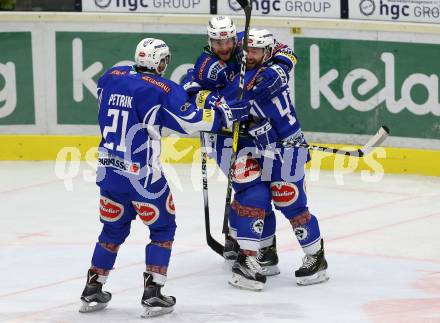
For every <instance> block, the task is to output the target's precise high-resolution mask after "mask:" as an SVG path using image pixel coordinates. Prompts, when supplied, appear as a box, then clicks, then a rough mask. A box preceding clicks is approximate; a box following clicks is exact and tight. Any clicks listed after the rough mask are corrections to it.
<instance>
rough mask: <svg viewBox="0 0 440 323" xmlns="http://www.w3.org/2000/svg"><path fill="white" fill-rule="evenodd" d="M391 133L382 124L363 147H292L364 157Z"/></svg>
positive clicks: (300, 145) (304, 145)
mask: <svg viewBox="0 0 440 323" xmlns="http://www.w3.org/2000/svg"><path fill="white" fill-rule="evenodd" d="M389 134H390V129H389V128H388V127H387V126H382V127H380V128H379V130H378V131H377V132H376V134H375V135H374V136H373V137H371V139H370V140H368V142H367V143H366V144H365V145H363V146H362V147H361V148H359V149H356V150H344V149H339V148H333V147H323V146H316V145H309V144H297V145H293V146H292V147H294V148H307V149H309V150H318V151H324V152H328V153H332V154H340V155H346V156H353V157H363V156H365V155H368V154H369V153H371V152H372V151H373V149H374V148H375V147H377V146H379V145H380V144H381V143H383V142H384V141H385V139H386V138H387V137H388V135H389Z"/></svg>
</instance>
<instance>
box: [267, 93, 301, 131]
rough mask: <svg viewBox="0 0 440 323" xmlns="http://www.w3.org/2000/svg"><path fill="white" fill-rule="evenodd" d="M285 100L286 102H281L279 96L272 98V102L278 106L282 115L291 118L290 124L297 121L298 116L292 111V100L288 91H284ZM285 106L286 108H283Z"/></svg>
mask: <svg viewBox="0 0 440 323" xmlns="http://www.w3.org/2000/svg"><path fill="white" fill-rule="evenodd" d="M283 100H284V104H282V103H281V100H280V98H279V96H276V97H274V98H272V103H273V104H275V106H276V107H277V109H278V112H279V113H280V115H281V117H287V119H288V120H289V124H290V125H293V124H294V123H295V122H296V118H295V117H294V116H293V115H292V114H291V113H290V100H289V97H288V92H287V91H284V92H283ZM283 106H284V107H285V108H283Z"/></svg>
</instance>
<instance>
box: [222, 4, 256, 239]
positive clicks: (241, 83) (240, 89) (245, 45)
mask: <svg viewBox="0 0 440 323" xmlns="http://www.w3.org/2000/svg"><path fill="white" fill-rule="evenodd" d="M237 2H238V3H239V4H240V6H241V7H242V8H243V10H244V14H245V26H244V36H243V47H242V51H243V57H242V59H241V66H240V76H239V77H240V78H239V83H238V94H237V98H238V100H241V99H242V98H243V88H244V74H245V72H246V57H247V49H248V36H249V26H250V23H251V12H252V8H251V7H250V5H249V1H248V0H237ZM233 129H234V131H233V133H232V154H231V160H230V162H229V173H228V187H227V190H226V200H225V213H224V217H223V230H222V233H223V234H224V235H225V236H227V235H228V232H229V227H228V219H229V212H230V208H231V196H232V179H233V177H234V164H235V160H236V159H237V147H238V135H239V132H240V122H234V125H233Z"/></svg>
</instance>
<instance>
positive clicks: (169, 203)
mask: <svg viewBox="0 0 440 323" xmlns="http://www.w3.org/2000/svg"><path fill="white" fill-rule="evenodd" d="M165 205H166V208H167V211H168V213H170V214H173V215H174V214H176V208H175V206H174V200H173V194H171V192H170V193H169V194H168V197H167V201H166V204H165Z"/></svg>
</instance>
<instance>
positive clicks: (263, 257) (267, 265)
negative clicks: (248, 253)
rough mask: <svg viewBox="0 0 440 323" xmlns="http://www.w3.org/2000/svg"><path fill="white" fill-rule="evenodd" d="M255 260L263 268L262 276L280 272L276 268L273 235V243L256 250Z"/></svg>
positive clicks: (276, 259)
mask: <svg viewBox="0 0 440 323" xmlns="http://www.w3.org/2000/svg"><path fill="white" fill-rule="evenodd" d="M257 261H258V263H259V264H260V266H261V268H262V269H263V271H262V273H263V275H264V276H275V275H278V274H279V273H280V269H279V268H278V266H277V265H278V255H277V245H276V240H275V237H274V238H273V245H271V246H269V247H264V248H261V249H260V250H258V254H257Z"/></svg>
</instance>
